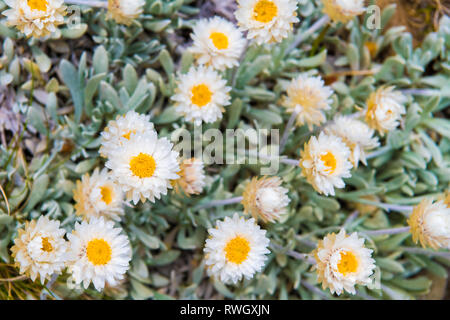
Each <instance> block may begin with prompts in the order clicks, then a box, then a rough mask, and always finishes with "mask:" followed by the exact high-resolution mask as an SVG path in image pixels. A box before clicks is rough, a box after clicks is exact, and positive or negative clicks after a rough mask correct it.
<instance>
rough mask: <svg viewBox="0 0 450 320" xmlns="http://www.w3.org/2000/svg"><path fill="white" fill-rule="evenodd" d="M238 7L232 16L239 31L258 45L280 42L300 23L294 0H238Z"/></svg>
mask: <svg viewBox="0 0 450 320" xmlns="http://www.w3.org/2000/svg"><path fill="white" fill-rule="evenodd" d="M238 6H239V8H238V9H237V10H236V11H235V13H234V15H235V17H236V19H237V21H238V25H239V27H240V29H241V30H242V31H248V33H247V38H248V39H254V40H255V42H256V43H257V44H258V45H261V44H263V43H275V42H281V41H282V40H283V39H284V38H287V37H288V36H289V34H290V33H291V32H292V28H293V24H294V23H297V22H299V21H300V20H299V19H298V18H297V1H296V0H238Z"/></svg>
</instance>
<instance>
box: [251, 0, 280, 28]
mask: <svg viewBox="0 0 450 320" xmlns="http://www.w3.org/2000/svg"><path fill="white" fill-rule="evenodd" d="M277 13H278V8H277V6H276V5H275V3H273V2H272V1H269V0H260V1H258V3H257V4H256V6H255V7H254V8H253V19H255V20H256V21H258V22H262V23H267V22H270V21H272V19H273V18H274V17H275V16H276V15H277Z"/></svg>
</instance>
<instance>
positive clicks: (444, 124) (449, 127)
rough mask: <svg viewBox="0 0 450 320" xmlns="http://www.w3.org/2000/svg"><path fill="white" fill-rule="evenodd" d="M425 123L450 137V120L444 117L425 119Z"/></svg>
mask: <svg viewBox="0 0 450 320" xmlns="http://www.w3.org/2000/svg"><path fill="white" fill-rule="evenodd" d="M423 123H424V124H425V125H426V126H427V127H428V128H430V129H431V130H436V131H437V132H439V133H440V134H441V135H443V136H444V137H446V138H447V139H450V121H449V120H447V119H443V118H429V119H425V120H424V121H423Z"/></svg>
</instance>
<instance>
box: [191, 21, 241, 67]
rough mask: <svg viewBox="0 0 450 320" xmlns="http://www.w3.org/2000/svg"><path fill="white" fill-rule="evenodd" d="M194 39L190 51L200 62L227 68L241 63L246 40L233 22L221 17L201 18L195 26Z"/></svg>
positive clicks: (192, 36)
mask: <svg viewBox="0 0 450 320" xmlns="http://www.w3.org/2000/svg"><path fill="white" fill-rule="evenodd" d="M191 38H192V39H193V40H194V43H193V45H192V47H191V48H190V51H191V52H193V53H194V55H195V56H196V57H197V62H198V63H199V64H205V65H208V66H212V67H213V68H214V69H216V70H225V69H226V68H231V67H234V66H238V65H239V58H240V56H241V54H242V52H243V51H244V48H245V43H246V40H245V39H244V38H243V37H242V34H241V32H240V31H239V30H238V29H237V28H236V27H235V26H234V24H233V23H231V22H229V21H227V20H225V19H223V18H220V17H217V16H216V17H214V18H211V19H201V20H199V21H198V22H197V23H196V25H195V27H194V28H193V33H192V34H191Z"/></svg>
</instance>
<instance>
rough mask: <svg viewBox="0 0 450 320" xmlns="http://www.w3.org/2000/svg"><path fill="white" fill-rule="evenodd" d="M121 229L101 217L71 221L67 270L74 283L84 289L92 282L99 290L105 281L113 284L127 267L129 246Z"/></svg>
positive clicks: (122, 276) (123, 273)
mask: <svg viewBox="0 0 450 320" xmlns="http://www.w3.org/2000/svg"><path fill="white" fill-rule="evenodd" d="M121 232H122V229H121V228H114V222H112V221H105V220H104V219H103V217H101V218H92V219H91V220H90V221H89V222H87V221H83V222H82V223H81V224H80V223H78V222H77V223H76V224H75V229H74V230H73V231H72V233H71V234H68V235H67V237H68V238H69V243H70V252H71V260H70V261H69V262H68V272H69V273H71V275H72V279H73V281H74V282H75V284H80V283H83V286H84V288H85V289H87V288H88V287H89V284H90V283H91V282H92V283H93V284H94V287H95V289H96V290H98V291H102V290H103V288H104V287H105V284H108V285H111V286H114V285H116V284H118V283H119V281H120V280H122V279H123V278H124V276H125V273H126V272H127V270H128V269H129V267H130V260H131V247H130V242H129V240H128V237H127V236H126V235H121V234H120V233H121Z"/></svg>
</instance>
